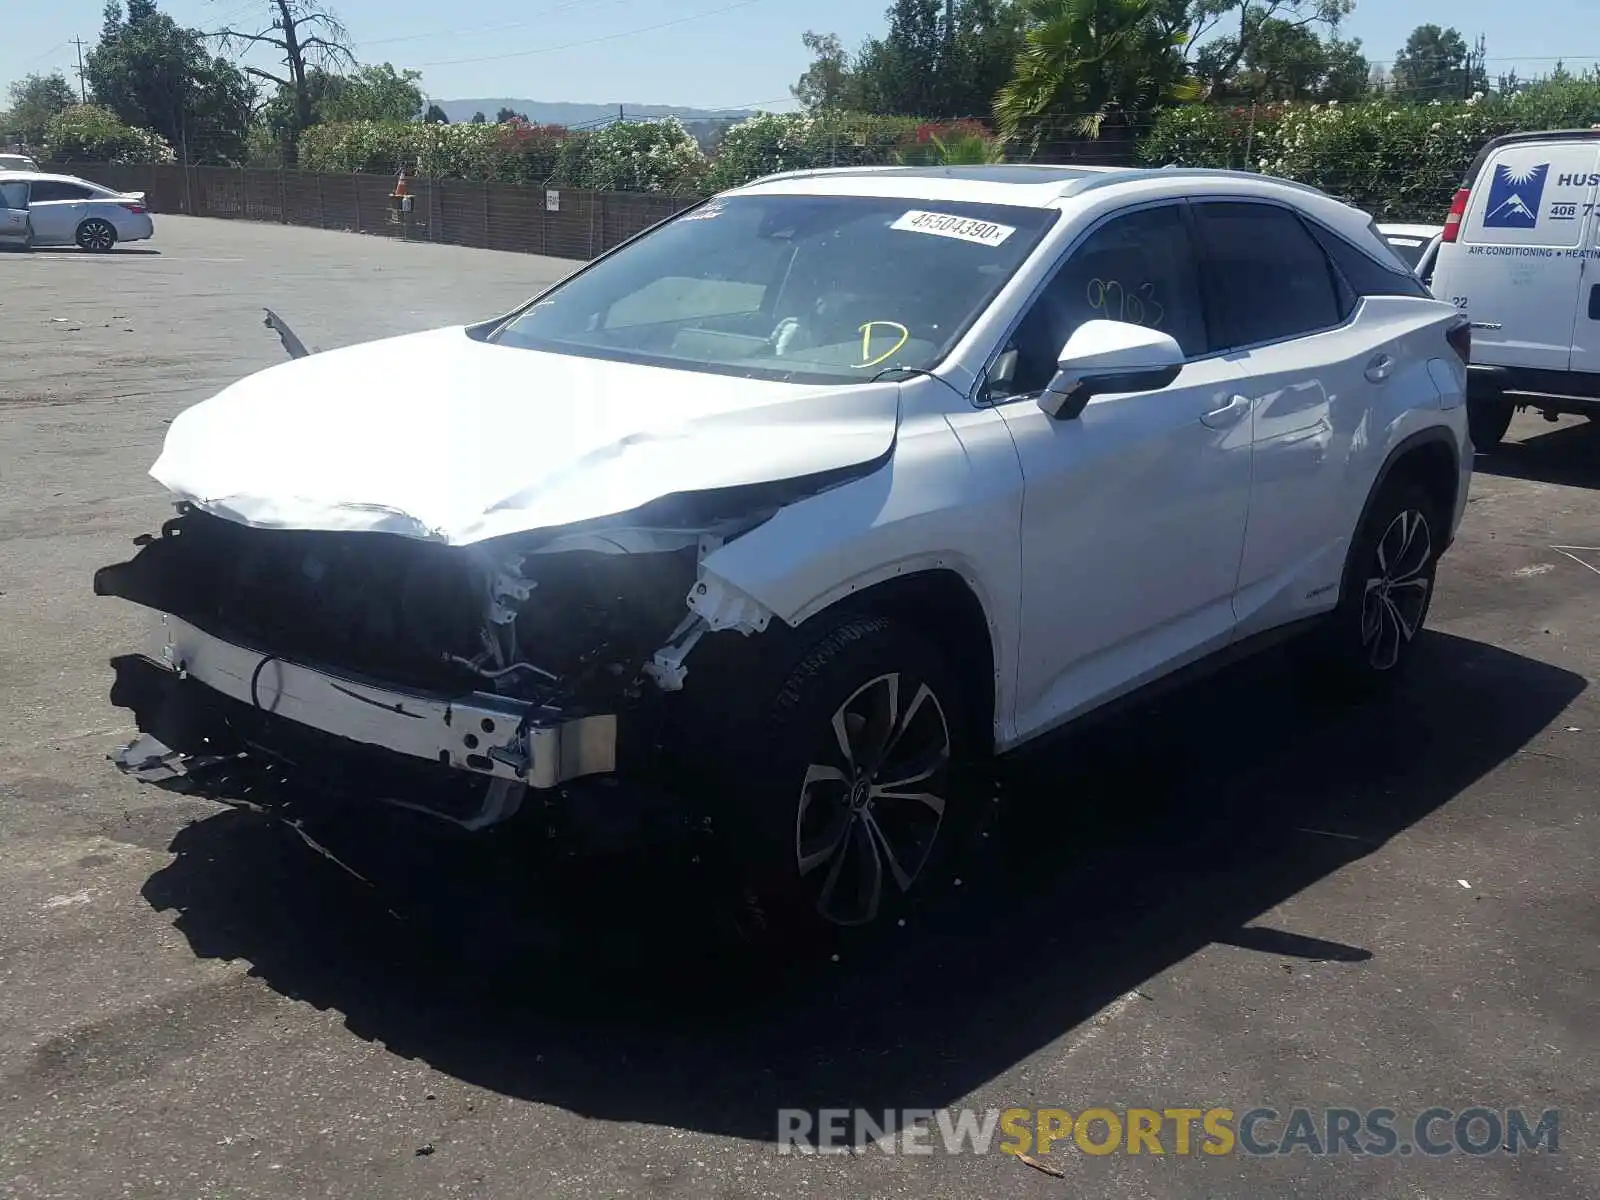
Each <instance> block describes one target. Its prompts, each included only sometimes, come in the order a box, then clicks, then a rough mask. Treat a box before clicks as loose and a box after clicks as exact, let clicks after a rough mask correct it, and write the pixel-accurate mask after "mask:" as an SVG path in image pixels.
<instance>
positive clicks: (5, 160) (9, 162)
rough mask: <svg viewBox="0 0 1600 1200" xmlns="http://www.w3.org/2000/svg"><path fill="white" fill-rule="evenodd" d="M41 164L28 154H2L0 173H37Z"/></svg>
mask: <svg viewBox="0 0 1600 1200" xmlns="http://www.w3.org/2000/svg"><path fill="white" fill-rule="evenodd" d="M38 169H39V164H38V163H36V162H34V161H33V159H31V158H29V157H28V156H27V155H26V154H0V171H37V170H38Z"/></svg>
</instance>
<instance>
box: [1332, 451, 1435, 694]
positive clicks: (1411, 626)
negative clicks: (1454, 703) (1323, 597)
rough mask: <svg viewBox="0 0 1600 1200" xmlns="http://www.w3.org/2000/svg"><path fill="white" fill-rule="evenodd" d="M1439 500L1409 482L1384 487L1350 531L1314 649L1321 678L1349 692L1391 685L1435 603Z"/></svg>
mask: <svg viewBox="0 0 1600 1200" xmlns="http://www.w3.org/2000/svg"><path fill="white" fill-rule="evenodd" d="M1441 520H1442V518H1441V516H1440V510H1439V505H1438V504H1437V503H1436V502H1435V500H1434V498H1433V497H1432V496H1431V495H1430V494H1429V493H1428V491H1427V490H1426V489H1425V488H1423V487H1421V486H1420V485H1419V484H1417V483H1416V482H1415V481H1413V480H1411V479H1408V478H1405V477H1401V478H1399V479H1391V480H1390V481H1389V482H1387V483H1385V484H1384V485H1383V488H1382V490H1381V491H1380V492H1379V493H1378V496H1377V498H1376V499H1375V500H1374V501H1373V504H1372V507H1371V509H1370V510H1369V511H1368V514H1367V518H1366V520H1365V522H1364V523H1363V524H1362V527H1361V529H1360V530H1359V531H1358V532H1357V534H1356V539H1355V542H1354V544H1353V545H1352V547H1351V550H1350V558H1349V560H1348V564H1347V566H1346V569H1345V580H1344V590H1343V593H1342V595H1341V597H1340V600H1339V606H1338V607H1337V608H1336V609H1335V610H1334V611H1333V613H1332V615H1331V617H1330V624H1329V626H1328V628H1327V630H1326V632H1325V636H1324V638H1323V639H1322V641H1321V644H1320V645H1319V646H1318V650H1319V653H1320V657H1321V660H1322V665H1323V666H1324V667H1325V668H1326V673H1325V678H1326V679H1327V680H1328V681H1329V682H1331V683H1332V684H1334V685H1335V687H1336V688H1337V689H1338V690H1340V691H1342V692H1344V693H1347V694H1351V693H1353V694H1355V695H1358V696H1359V695H1364V694H1369V693H1371V692H1373V691H1376V690H1378V689H1379V688H1381V687H1383V686H1385V685H1387V684H1389V683H1390V682H1391V681H1392V680H1393V679H1394V678H1395V677H1396V676H1398V675H1399V674H1400V673H1401V671H1402V670H1403V669H1404V668H1405V666H1406V664H1407V663H1408V662H1409V661H1410V658H1411V654H1412V651H1413V648H1414V646H1415V643H1416V639H1417V636H1418V635H1419V634H1420V633H1421V632H1422V627H1423V623H1424V622H1425V621H1426V620H1427V617H1428V609H1429V607H1430V606H1431V605H1432V603H1433V582H1434V576H1435V573H1436V572H1437V570H1438V566H1439V550H1440V548H1441V547H1442V546H1443V544H1444V528H1443V526H1442V524H1441Z"/></svg>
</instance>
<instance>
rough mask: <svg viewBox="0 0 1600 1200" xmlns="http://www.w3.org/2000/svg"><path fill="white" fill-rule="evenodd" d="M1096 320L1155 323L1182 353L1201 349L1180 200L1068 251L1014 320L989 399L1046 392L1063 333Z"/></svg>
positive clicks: (1116, 222) (1115, 224)
mask: <svg viewBox="0 0 1600 1200" xmlns="http://www.w3.org/2000/svg"><path fill="white" fill-rule="evenodd" d="M1093 320H1110V321H1127V322H1130V323H1132V324H1135V325H1144V326H1147V327H1148V328H1151V329H1159V330H1161V331H1162V332H1164V333H1170V334H1171V335H1172V336H1173V337H1174V338H1175V339H1176V340H1177V342H1178V345H1179V346H1181V347H1183V352H1184V354H1185V355H1187V356H1189V357H1194V356H1197V355H1201V354H1204V353H1206V351H1207V336H1206V319H1205V308H1204V306H1203V304H1202V301H1201V296H1200V275H1199V271H1198V269H1197V267H1196V263H1195V255H1194V246H1193V243H1192V240H1191V238H1190V236H1189V228H1188V224H1187V223H1186V222H1185V220H1184V216H1183V209H1182V206H1181V205H1178V204H1167V205H1163V206H1161V207H1159V208H1147V209H1142V210H1140V211H1138V212H1132V213H1128V214H1127V215H1126V216H1121V217H1113V218H1112V219H1111V220H1109V221H1107V222H1106V223H1105V224H1104V225H1102V226H1100V227H1099V228H1098V229H1096V230H1095V231H1094V232H1093V233H1091V234H1090V235H1089V236H1088V238H1086V239H1085V240H1084V242H1083V244H1082V245H1080V246H1078V247H1077V248H1076V249H1075V250H1073V251H1072V253H1071V255H1070V256H1069V257H1068V259H1067V261H1066V262H1065V263H1064V264H1063V265H1062V266H1061V268H1060V269H1059V270H1058V271H1057V272H1056V274H1055V276H1054V277H1053V278H1052V279H1051V280H1050V282H1049V283H1047V284H1046V285H1045V287H1044V290H1043V291H1042V292H1040V294H1039V296H1038V298H1037V299H1035V300H1034V302H1033V304H1032V306H1031V307H1030V308H1029V309H1028V312H1027V315H1026V316H1024V317H1023V319H1022V321H1021V323H1020V324H1019V325H1018V326H1017V331H1016V333H1015V334H1014V335H1013V336H1012V338H1011V341H1010V343H1009V345H1008V346H1007V348H1006V353H1004V354H1003V355H1002V356H1001V358H1000V360H999V362H998V363H997V364H996V366H997V370H996V371H995V372H993V373H992V374H991V378H990V383H989V394H990V395H991V397H996V398H999V397H1004V396H1022V395H1031V394H1033V393H1036V392H1041V391H1043V390H1044V389H1045V387H1046V386H1047V385H1048V384H1049V383H1050V380H1051V378H1052V377H1053V376H1054V375H1055V373H1056V365H1057V363H1058V362H1059V361H1060V357H1061V350H1062V348H1063V347H1064V346H1065V345H1066V343H1067V339H1068V338H1070V337H1071V336H1072V334H1073V332H1074V331H1075V330H1076V329H1077V328H1078V326H1080V325H1082V324H1083V323H1084V322H1085V321H1093Z"/></svg>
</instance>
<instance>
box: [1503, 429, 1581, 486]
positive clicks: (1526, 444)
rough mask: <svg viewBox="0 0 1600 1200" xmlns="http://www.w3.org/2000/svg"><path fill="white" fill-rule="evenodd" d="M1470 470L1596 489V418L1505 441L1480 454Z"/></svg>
mask: <svg viewBox="0 0 1600 1200" xmlns="http://www.w3.org/2000/svg"><path fill="white" fill-rule="evenodd" d="M1472 469H1473V470H1474V471H1476V472H1478V473H1480V474H1483V475H1499V476H1502V477H1504V478H1507V479H1526V480H1529V481H1531V482H1533V483H1554V484H1560V485H1563V486H1565V487H1586V488H1600V421H1580V422H1578V423H1577V424H1575V425H1562V426H1560V427H1559V428H1555V429H1551V430H1550V431H1549V432H1548V433H1539V434H1535V435H1534V436H1532V437H1525V438H1523V439H1522V440H1521V441H1520V442H1505V443H1503V444H1501V445H1499V446H1497V447H1495V449H1494V450H1493V451H1492V452H1490V453H1487V454H1483V453H1480V454H1479V455H1478V456H1477V457H1476V458H1475V459H1474V460H1473V464H1472Z"/></svg>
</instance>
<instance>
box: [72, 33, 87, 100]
mask: <svg viewBox="0 0 1600 1200" xmlns="http://www.w3.org/2000/svg"><path fill="white" fill-rule="evenodd" d="M72 44H73V45H74V46H76V47H77V48H78V101H79V103H81V104H87V103H89V90H88V88H87V87H86V86H85V85H84V82H83V39H82V38H81V37H80V38H73V39H72Z"/></svg>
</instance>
